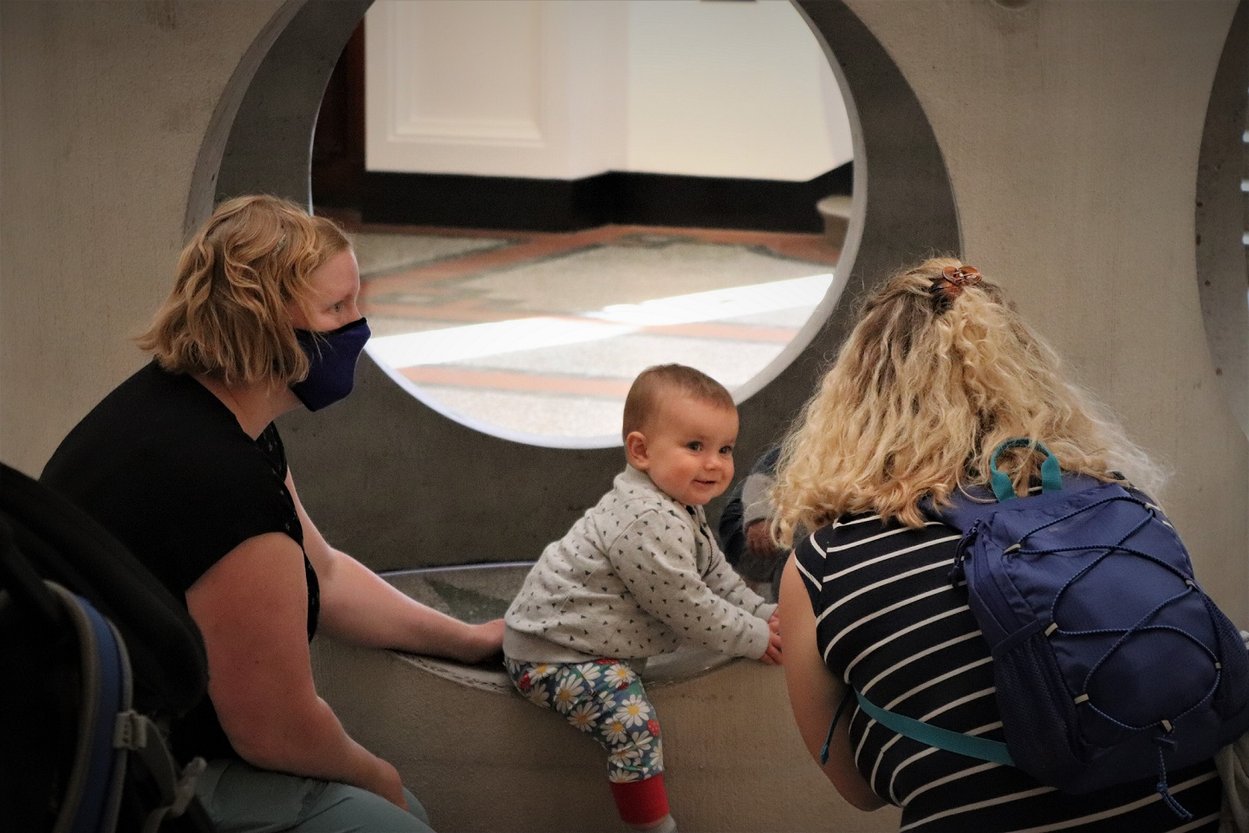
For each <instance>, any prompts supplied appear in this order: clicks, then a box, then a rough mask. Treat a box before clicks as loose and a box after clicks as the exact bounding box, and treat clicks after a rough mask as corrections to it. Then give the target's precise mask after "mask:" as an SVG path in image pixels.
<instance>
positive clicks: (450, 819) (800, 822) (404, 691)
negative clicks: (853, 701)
mask: <svg viewBox="0 0 1249 833" xmlns="http://www.w3.org/2000/svg"><path fill="white" fill-rule="evenodd" d="M687 661H690V662H693V665H685V663H686V662H687ZM652 662H653V664H654V667H651V668H648V671H649V672H651V673H650V674H648V675H647V676H648V677H651V676H652V675H653V676H655V677H656V678H655V679H654V680H653V685H652V686H651V694H652V698H653V700H654V702H655V705H656V708H657V710H658V712H659V719H660V722H661V724H662V726H663V731H664V744H665V745H664V752H665V761H666V768H667V774H666V775H665V781H666V783H667V785H668V791H669V795H670V798H671V802H672V807H673V812H674V815H675V816H676V818H677V820H678V822H679V824H680V827H681V830H682V831H683V833H699V831H706V833H713V831H714V833H751V831H758V833H803V832H804V831H812V833H814V831H829V830H853V831H856V833H870V831H882V833H883V831H892V830H896V829H897V825H898V813H897V811H895V810H885V811H881V812H877V813H873V814H866V813H862V812H859V811H857V810H855V809H854V808H852V807H850V806H849V805H847V804H845V803H844V802H843V801H842V800H841V799H840V797H839V796H838V795H837V794H836V792H835V791H834V790H833V788H832V786H831V785H830V784H829V783H828V782H827V781H826V780H825V779H824V776H823V775H822V774H821V773H820V772H819V770H818V769H817V768H816V766H815V765H814V764H813V762H812V761H811V759H810V757H809V756H808V755H807V752H806V749H805V748H804V747H803V745H802V742H801V740H800V739H799V737H798V734H797V730H796V729H795V728H794V726H793V721H792V718H791V717H790V714H789V707H788V704H787V702H786V699H785V683H784V675H783V672H782V671H781V670H780V669H779V668H774V667H768V666H764V665H761V664H759V663H756V662H750V661H745V660H731V661H727V662H724V663H721V664H719V665H717V666H716V667H714V668H710V669H709V670H700V671H694V673H693V676H686V672H689V671H691V670H693V668H694V666H695V665H697V662H698V661H697V660H695V659H694V657H693V656H691V655H686V656H684V657H682V656H681V655H680V653H678V654H676V655H673V658H671V659H670V660H668V659H664V660H661V659H660V658H656V660H654V661H652ZM313 663H314V672H315V674H316V678H317V685H318V688H319V690H320V692H321V694H322V696H323V697H324V698H325V699H326V701H327V702H328V703H329V704H330V705H331V706H332V707H333V708H334V710H335V711H336V712H337V714H338V715H339V717H340V718H341V719H342V721H343V724H344V726H346V728H347V730H348V731H349V732H350V733H351V734H352V736H353V737H355V738H356V739H357V740H359V741H360V742H361V743H363V744H364V745H365V746H366V747H368V748H369V749H371V750H373V751H375V752H376V753H377V754H379V755H381V756H383V757H384V758H386V759H387V760H389V761H391V762H392V763H394V764H395V766H396V767H398V769H399V771H400V773H401V774H402V775H403V778H404V780H405V782H406V783H407V784H408V786H409V787H411V788H412V790H413V792H415V793H416V795H417V796H418V797H419V798H420V799H421V801H422V802H423V803H424V804H425V806H426V808H427V809H428V810H429V813H430V817H431V819H432V821H433V824H434V827H435V829H437V830H438V831H439V832H440V833H468V831H480V833H493V831H497V832H498V833H560V831H567V833H599V831H603V833H607V832H608V831H617V830H624V829H625V828H624V826H623V825H622V824H621V823H620V822H619V821H618V820H617V818H616V814H615V810H614V807H613V804H612V801H611V797H610V793H609V791H608V787H607V780H606V777H605V776H606V764H605V760H604V756H603V754H602V751H601V750H600V749H599V747H598V745H597V744H595V743H594V741H593V740H591V739H590V738H589V737H587V736H584V735H579V734H578V733H577V732H575V731H573V730H572V729H571V728H570V727H569V726H568V725H567V724H566V723H565V722H564V721H563V719H562V718H561V717H559V716H558V715H556V714H555V713H553V712H548V711H543V710H541V709H538V708H535V707H534V706H532V705H530V704H529V703H527V702H526V701H525V700H524V699H522V698H521V697H520V695H519V694H516V693H515V692H514V691H512V690H511V687H510V685H506V678H505V676H504V674H503V672H502V670H501V669H495V668H491V667H475V666H474V667H468V666H461V665H457V664H456V663H450V662H444V661H440V660H432V659H429V658H424V657H413V656H410V655H402V654H398V653H394V652H388V651H375V650H366V649H358V648H351V647H347V646H344V645H341V644H338V643H335V642H333V641H332V640H328V639H318V640H317V642H316V649H315V651H314V656H313ZM665 673H667V674H669V676H668V678H667V679H666V680H664V679H663V675H664V674H665ZM501 682H502V683H503V684H500V683H501ZM648 682H651V680H648Z"/></svg>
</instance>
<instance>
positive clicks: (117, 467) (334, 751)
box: [41, 195, 503, 833]
mask: <svg viewBox="0 0 1249 833" xmlns="http://www.w3.org/2000/svg"><path fill="white" fill-rule="evenodd" d="M359 294H360V273H359V269H358V267H357V265H356V259H355V255H354V254H353V253H352V250H351V246H350V244H349V242H348V240H347V238H346V237H345V236H344V234H343V232H342V231H341V230H339V228H338V227H337V226H335V225H334V224H333V223H331V222H329V221H328V220H325V219H321V218H318V217H313V216H310V215H309V214H308V213H307V212H306V211H304V210H303V209H302V208H300V207H299V206H297V205H295V204H293V203H290V202H287V201H285V200H281V199H277V198H275V197H270V196H263V195H262V196H247V197H239V198H236V199H232V200H229V201H227V202H225V203H222V204H221V205H220V206H218V208H217V209H216V210H215V211H214V212H213V214H212V216H211V217H210V218H209V219H208V221H207V222H206V223H205V224H204V225H203V226H202V227H201V228H200V229H199V230H198V231H197V232H196V233H195V234H194V235H193V236H192V238H191V240H190V242H189V243H188V244H187V246H186V248H185V249H184V250H183V252H182V256H181V259H180V260H179V263H178V270H177V279H176V281H175V284H174V288H173V290H172V291H171V292H170V294H169V297H168V299H167V300H166V301H165V303H164V305H163V306H162V307H161V309H160V310H159V311H158V313H157V314H156V318H155V321H154V323H153V324H152V326H151V327H150V328H149V329H148V330H147V332H146V333H144V334H143V335H141V336H140V337H139V339H138V343H139V346H140V347H142V348H143V349H145V350H147V351H149V352H150V353H152V354H153V356H154V358H153V360H152V361H151V362H149V363H148V364H147V365H146V366H145V367H143V368H141V369H140V370H139V371H138V372H136V373H135V374H134V375H133V376H131V377H130V378H129V379H127V380H126V381H124V382H122V383H121V385H119V386H118V387H117V388H116V389H114V390H113V392H112V393H110V394H109V395H108V396H107V397H106V398H105V399H104V400H103V401H102V402H100V403H99V404H98V405H97V406H96V407H95V408H94V409H93V410H92V411H91V412H90V413H89V414H87V416H86V417H84V418H83V420H82V421H81V422H80V423H79V424H78V425H77V426H76V427H75V428H74V429H73V430H72V431H71V432H70V433H69V435H68V436H67V437H66V438H65V440H64V441H63V442H62V443H61V445H60V447H59V448H58V449H57V450H56V452H55V453H54V454H53V456H52V458H51V460H50V461H49V462H48V464H47V466H46V467H45V468H44V471H43V476H42V478H41V479H42V480H43V482H44V483H46V484H48V485H49V486H51V487H53V488H54V489H56V490H57V491H60V492H62V493H63V494H65V495H66V496H67V497H69V498H70V499H71V500H73V501H74V502H75V503H77V504H78V505H79V506H81V507H82V508H83V509H84V510H86V512H87V514H89V515H91V516H92V517H94V518H95V519H96V520H97V521H98V522H99V523H100V525H101V526H103V527H104V528H105V529H107V530H108V531H109V532H111V533H112V534H113V536H114V537H116V538H117V539H118V540H120V541H121V542H122V543H123V544H125V545H126V546H127V547H129V549H130V550H131V552H133V553H134V554H135V556H137V558H138V559H139V561H141V562H142V563H143V564H144V565H145V566H146V567H147V568H148V569H149V570H151V572H152V573H153V574H155V575H156V577H157V578H159V579H160V580H161V581H162V583H164V584H165V586H166V587H168V588H169V590H170V591H171V592H172V593H173V594H174V596H175V597H176V598H179V599H182V600H184V601H185V603H186V607H187V611H188V613H189V614H190V616H191V618H192V619H193V620H194V621H195V623H196V625H198V626H199V629H200V631H201V633H202V634H203V638H204V648H205V653H206V655H207V659H208V675H209V681H208V696H207V697H206V698H205V699H204V701H203V702H202V703H201V704H200V705H199V706H197V707H196V708H194V709H193V710H192V711H191V712H190V713H189V714H188V715H186V716H185V718H183V719H181V720H179V721H177V722H176V723H175V724H174V725H173V727H172V733H171V734H172V738H171V739H172V742H173V745H174V749H175V752H176V753H177V755H178V757H179V759H180V761H181V762H182V763H186V762H187V761H189V760H191V759H192V758H195V757H200V758H204V759H206V760H207V762H208V767H207V770H206V771H205V772H204V773H203V774H202V775H200V777H199V778H198V779H197V781H196V795H197V797H198V798H199V800H200V802H201V804H202V805H203V809H204V810H205V811H206V813H207V814H208V817H209V818H210V819H211V820H212V822H213V825H214V829H220V830H232V831H240V833H245V831H258V830H288V831H306V833H314V831H323V830H342V829H351V830H358V831H385V833H398V832H399V831H412V833H419V832H420V831H424V832H425V833H428V831H429V830H430V828H429V825H428V823H427V819H426V817H425V813H424V810H423V809H422V808H421V807H420V805H419V804H418V803H417V802H416V800H415V798H414V797H413V796H412V795H411V793H409V792H407V791H406V790H405V789H404V787H403V784H402V783H401V781H400V778H399V773H398V771H397V770H396V769H395V767H394V766H393V765H392V764H391V763H390V762H388V761H386V760H383V759H382V758H379V757H378V756H376V755H374V754H373V753H372V752H370V751H369V750H367V749H365V748H364V747H363V746H361V745H360V744H359V743H357V742H356V741H355V740H354V739H352V738H351V737H350V736H349V735H348V734H347V732H346V731H345V730H344V729H343V726H342V724H341V723H340V722H339V720H338V718H337V717H336V716H335V714H334V712H333V711H332V710H331V709H330V707H329V706H328V705H327V704H326V703H325V701H324V700H322V699H321V698H320V697H319V696H318V695H317V692H316V687H315V685H314V681H313V678H312V668H311V660H310V651H309V642H310V641H311V639H312V637H313V634H314V633H316V632H318V631H319V632H321V633H325V634H329V635H331V636H334V637H336V638H339V639H342V640H345V641H347V642H350V643H353V644H356V645H363V646H369V647H383V648H397V649H401V650H405V651H411V652H415V653H428V654H436V655H440V656H447V657H453V658H456V659H461V660H465V661H469V662H474V661H478V660H480V659H483V658H485V657H487V656H490V655H491V654H493V653H496V652H497V651H498V650H499V649H500V646H501V644H502V640H503V623H502V621H501V620H498V621H495V622H488V623H484V624H481V625H470V624H468V623H465V622H461V621H459V620H457V619H453V618H452V617H450V616H447V615H445V614H443V613H440V612H438V611H435V610H433V609H431V608H428V607H426V606H425V605H422V604H419V603H418V602H416V601H415V600H413V599H410V598H408V597H407V596H405V595H403V594H402V593H400V592H399V591H398V590H396V589H395V588H394V587H392V586H391V585H390V584H387V583H386V582H385V581H383V580H382V579H381V578H380V577H379V576H377V575H376V574H375V573H373V572H372V571H370V570H369V569H368V568H366V567H365V566H364V565H362V564H361V563H360V562H359V561H356V560H355V559H354V558H352V557H351V556H349V555H347V554H346V553H344V552H341V551H339V550H337V549H335V548H334V547H332V546H330V544H329V543H328V542H327V541H326V540H325V538H324V537H322V535H321V533H320V531H318V529H317V527H316V525H315V524H313V522H312V520H311V518H309V517H308V514H307V512H306V511H304V507H303V505H302V504H301V502H300V500H299V494H298V493H297V492H296V490H295V481H294V478H293V476H292V474H291V471H290V467H289V466H288V465H287V461H286V455H285V452H284V450H283V446H282V439H281V436H280V435H279V433H278V429H277V425H276V423H275V422H274V420H276V419H277V417H279V416H280V415H282V414H284V413H286V412H288V411H291V410H294V409H296V408H299V407H305V408H307V409H308V410H312V411H316V410H320V409H321V408H325V407H328V406H329V405H331V404H333V403H334V402H336V401H338V400H340V399H342V398H343V397H345V396H346V395H347V394H348V393H350V391H351V388H352V383H353V379H354V374H355V368H356V360H357V358H358V357H359V355H360V351H361V349H362V348H363V347H364V343H365V341H366V340H367V339H368V337H369V329H368V324H367V323H366V322H365V319H364V317H363V316H362V315H361V314H360V309H359V306H358V303H357V301H358V297H359Z"/></svg>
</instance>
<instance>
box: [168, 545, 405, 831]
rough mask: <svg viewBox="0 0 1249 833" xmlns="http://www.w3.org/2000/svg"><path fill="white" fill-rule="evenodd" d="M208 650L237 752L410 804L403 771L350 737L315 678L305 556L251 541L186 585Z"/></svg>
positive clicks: (211, 689) (215, 697)
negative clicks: (403, 780)
mask: <svg viewBox="0 0 1249 833" xmlns="http://www.w3.org/2000/svg"><path fill="white" fill-rule="evenodd" d="M186 601H187V608H188V610H189V611H190V614H191V618H192V619H194V620H195V623H196V624H197V625H198V626H199V629H200V632H201V633H202V634H203V637H204V646H205V649H206V652H207V655H208V672H209V681H208V694H209V697H211V698H212V702H213V706H214V707H215V708H216V710H217V716H218V718H219V719H220V721H221V726H222V728H223V729H225V732H226V735H227V736H228V737H229V739H230V742H231V744H232V745H233V746H234V748H235V751H237V752H238V753H239V755H241V756H242V757H243V759H244V760H246V761H247V762H248V763H251V764H252V765H254V766H256V767H260V768H263V769H269V770H276V771H280V772H289V773H294V774H297V775H303V776H306V777H311V778H320V779H325V780H330V781H340V782H342V783H346V784H351V785H353V786H357V787H361V788H363V789H366V790H369V791H371V792H374V793H377V794H378V795H380V796H382V797H383V798H386V799H387V800H389V801H391V802H393V803H395V804H397V805H398V806H400V807H406V806H407V804H406V802H405V800H404V795H403V786H402V783H401V781H400V779H399V774H398V772H397V771H396V770H395V768H394V767H393V766H392V765H391V764H389V763H387V762H386V761H384V760H382V759H381V758H378V757H377V756H375V755H373V754H372V753H370V752H369V751H368V750H366V749H365V748H364V747H363V746H361V745H360V744H358V743H356V742H355V741H354V740H352V739H351V738H350V737H349V736H348V735H347V733H346V731H344V729H343V727H342V724H341V723H339V721H338V718H337V717H336V716H335V715H334V712H333V711H332V710H331V709H330V707H329V705H328V704H326V702H325V701H324V700H322V699H321V698H320V697H318V696H317V693H316V690H315V688H314V685H313V680H312V669H311V664H310V658H309V650H308V634H307V616H308V606H307V589H306V581H305V576H304V563H303V553H302V552H301V551H300V549H299V545H298V544H296V543H295V542H294V541H293V540H292V539H291V538H289V537H288V536H286V535H283V534H280V533H268V534H264V535H258V536H255V537H253V538H249V539H247V540H246V541H244V542H243V543H241V544H239V545H238V546H237V547H235V548H234V549H233V550H231V551H230V552H229V553H227V554H226V555H225V557H224V558H222V559H221V560H220V561H218V562H217V563H216V564H214V565H213V566H212V567H211V568H210V569H209V570H208V571H207V572H206V573H204V575H202V576H201V577H200V578H199V579H198V580H197V581H196V582H195V584H193V585H192V586H191V588H190V589H189V590H187V592H186Z"/></svg>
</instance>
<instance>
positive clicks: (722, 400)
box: [620, 364, 737, 438]
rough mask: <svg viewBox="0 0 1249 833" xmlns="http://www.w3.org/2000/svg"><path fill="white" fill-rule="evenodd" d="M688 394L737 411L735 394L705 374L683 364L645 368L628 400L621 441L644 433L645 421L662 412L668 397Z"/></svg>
mask: <svg viewBox="0 0 1249 833" xmlns="http://www.w3.org/2000/svg"><path fill="white" fill-rule="evenodd" d="M672 393H678V394H685V395H686V396H690V397H693V398H695V399H699V400H702V401H704V402H709V403H711V404H713V405H719V406H722V407H725V408H736V407H737V403H735V402H734V401H733V394H731V393H729V391H728V389H727V388H725V387H724V385H722V384H720V383H719V382H717V381H716V380H715V379H712V378H711V377H710V376H708V375H707V374H706V373H703V372H702V371H701V370H696V369H695V368H692V367H688V366H686V365H683V364H657V365H653V366H651V367H648V368H646V369H645V370H643V371H642V372H641V373H639V374H638V377H637V378H636V379H634V380H633V384H632V386H630V388H629V394H628V396H626V397H625V405H624V426H623V429H622V430H621V432H620V435H621V437H622V438H624V437H628V436H629V434H630V433H631V432H633V431H641V430H642V428H643V426H644V425H645V424H646V420H647V419H649V418H650V417H651V416H653V415H654V414H655V412H656V411H657V410H658V409H659V403H660V402H661V401H662V400H663V397H664V395H665V394H672Z"/></svg>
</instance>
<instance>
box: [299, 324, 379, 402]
mask: <svg viewBox="0 0 1249 833" xmlns="http://www.w3.org/2000/svg"><path fill="white" fill-rule="evenodd" d="M369 335H370V333H369V324H368V322H367V321H366V320H365V319H363V318H361V319H359V320H356V321H352V322H351V323H350V324H346V325H344V326H342V327H339V328H338V329H337V330H331V331H330V332H328V333H314V332H311V331H310V330H296V331H295V338H297V339H298V340H299V346H300V347H302V348H303V350H304V355H306V356H307V357H308V363H309V367H308V378H306V379H304V380H303V381H302V382H296V383H295V384H293V385H291V390H292V391H294V392H295V395H296V396H297V397H299V401H300V402H302V403H304V407H306V408H307V409H308V410H310V411H319V410H321V409H322V408H324V407H325V406H327V405H333V404H334V403H335V402H337V401H338V400H340V399H342V398H344V397H345V396H347V394H349V393H351V388H352V386H353V385H354V384H355V383H356V360H357V359H359V358H360V351H361V350H363V349H364V343H365V342H366V341H368V340H369Z"/></svg>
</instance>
